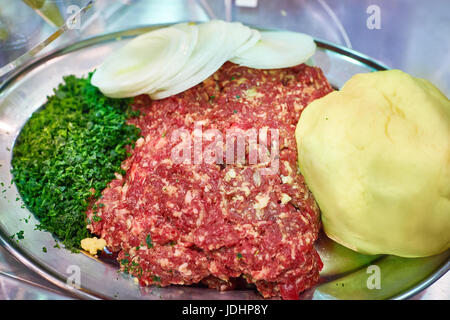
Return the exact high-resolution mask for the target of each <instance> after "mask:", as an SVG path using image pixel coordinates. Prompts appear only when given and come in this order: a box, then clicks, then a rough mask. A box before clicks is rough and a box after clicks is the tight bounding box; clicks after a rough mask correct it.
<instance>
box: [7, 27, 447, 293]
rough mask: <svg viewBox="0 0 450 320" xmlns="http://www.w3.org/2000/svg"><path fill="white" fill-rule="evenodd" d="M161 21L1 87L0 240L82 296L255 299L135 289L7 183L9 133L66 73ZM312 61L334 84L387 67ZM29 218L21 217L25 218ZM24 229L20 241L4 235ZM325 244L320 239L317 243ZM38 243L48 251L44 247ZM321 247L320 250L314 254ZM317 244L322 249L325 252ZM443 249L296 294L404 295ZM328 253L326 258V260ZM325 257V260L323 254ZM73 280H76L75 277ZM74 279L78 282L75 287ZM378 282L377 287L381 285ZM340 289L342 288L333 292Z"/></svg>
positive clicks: (44, 62)
mask: <svg viewBox="0 0 450 320" xmlns="http://www.w3.org/2000/svg"><path fill="white" fill-rule="evenodd" d="M159 27H161V26H149V27H145V28H138V29H132V30H126V31H122V32H118V33H113V34H108V35H103V36H99V37H95V38H91V39H87V40H84V41H82V42H79V43H76V44H74V45H71V46H69V47H66V48H64V49H61V50H58V51H55V52H53V53H50V54H48V55H46V56H45V57H43V58H41V59H39V60H35V61H32V62H31V63H29V64H28V65H26V66H24V67H23V68H22V69H21V70H19V71H17V72H16V73H15V74H14V75H12V76H11V77H10V78H9V79H8V80H7V81H6V82H5V83H4V84H3V85H2V86H1V87H0V182H1V183H3V185H2V187H1V188H0V191H1V193H0V243H1V244H2V245H3V246H4V247H5V248H6V249H7V250H8V251H9V252H10V253H11V254H12V255H14V256H15V257H16V258H17V259H18V260H19V261H21V262H22V263H23V264H25V265H26V266H27V267H28V268H30V269H31V270H33V271H35V272H37V273H38V274H39V275H41V276H42V277H44V278H46V279H47V280H49V281H51V282H52V283H54V284H56V285H57V286H59V287H61V288H63V289H65V290H67V291H69V292H70V293H72V294H74V295H76V296H78V297H80V298H87V299H261V297H260V296H259V295H258V294H257V293H256V292H255V291H252V290H237V291H229V292H217V291H215V290H211V289H206V288H200V287H181V286H171V287H167V288H158V287H148V288H141V287H139V285H138V284H137V283H136V282H135V281H134V279H133V278H131V277H129V276H128V275H125V274H122V273H118V272H117V266H116V265H114V264H112V263H105V262H102V261H98V260H95V259H93V258H92V257H89V256H87V255H84V254H82V253H72V252H70V251H68V250H66V249H63V248H55V247H54V246H55V244H56V243H57V242H56V241H55V240H54V239H53V237H52V236H51V235H50V234H49V233H47V232H43V231H38V230H35V226H36V224H38V221H37V220H36V219H35V218H34V217H33V215H32V214H31V213H30V212H29V211H28V210H27V209H26V208H25V207H24V206H23V203H22V202H21V201H20V196H19V194H18V192H17V189H16V187H15V185H13V184H11V179H12V176H11V173H10V170H11V166H10V162H11V156H12V152H11V151H12V149H13V145H14V142H15V139H16V137H17V136H18V134H19V133H20V130H21V128H22V126H23V125H24V124H25V122H26V121H27V119H28V118H29V117H30V116H31V114H32V113H33V112H34V111H35V110H37V109H38V108H39V107H41V106H42V105H43V104H44V103H45V102H46V97H47V96H48V95H51V94H52V92H53V88H55V87H56V86H57V85H58V84H59V83H60V82H61V81H62V77H63V76H65V75H69V74H75V75H77V76H84V75H86V74H87V73H88V72H89V71H92V70H93V69H95V68H96V67H97V66H98V65H99V64H100V63H101V62H102V61H103V60H104V58H105V57H106V56H107V55H108V54H110V53H111V52H113V51H114V50H116V49H117V48H119V47H120V46H122V45H123V44H124V43H125V42H127V41H129V39H130V38H132V37H134V36H136V35H139V34H141V33H143V32H146V31H149V30H151V29H155V28H159ZM317 45H318V50H317V51H316V53H315V55H314V57H313V62H314V64H315V65H317V66H319V67H321V68H322V70H323V71H324V73H325V75H326V77H327V78H328V80H329V81H330V83H331V84H332V85H333V86H334V87H335V88H340V87H341V86H342V85H343V84H344V82H345V81H347V80H348V79H349V78H350V77H351V76H352V75H354V74H356V73H362V72H371V71H376V70H384V69H386V68H385V67H384V66H383V65H382V64H381V63H379V62H376V61H373V60H371V59H370V58H368V57H366V56H364V55H362V54H359V53H357V52H354V51H352V50H349V49H346V48H342V47H338V46H335V45H332V44H330V43H326V42H323V41H320V40H317ZM26 221H28V222H26ZM22 230H23V231H24V239H22V240H20V241H16V240H15V239H11V235H13V234H15V233H17V232H19V231H22ZM321 243H325V244H326V240H325V242H323V241H322V242H321ZM43 247H45V248H46V249H47V250H46V251H47V252H44V251H43ZM321 250H322V251H321ZM327 250H329V249H327V248H326V245H324V246H321V245H320V244H319V252H321V254H324V255H326V254H332V252H331V253H330V251H327ZM449 255H450V253H449V252H448V251H447V252H446V253H443V254H441V255H439V256H435V257H430V258H423V259H401V258H397V257H389V256H383V257H378V258H377V260H375V261H373V262H371V263H373V264H376V265H379V266H380V268H381V270H382V275H381V276H382V282H381V284H382V288H381V289H374V290H371V289H368V288H367V285H366V282H367V278H368V276H369V274H368V273H367V263H362V264H360V265H357V266H353V267H352V266H349V267H348V270H346V272H345V273H343V274H338V275H331V276H327V277H322V279H321V282H320V284H319V285H318V286H317V287H316V288H314V289H312V290H309V291H308V292H305V293H304V294H302V296H301V297H302V298H304V299H380V298H383V299H384V298H397V299H404V298H408V297H410V296H411V295H414V294H416V293H418V292H419V291H421V290H423V289H424V288H426V287H427V286H429V285H430V284H431V283H433V282H434V281H436V280H437V279H438V278H439V277H440V276H442V275H443V274H445V273H446V272H447V271H448V270H449V268H450V262H449V260H448V258H449ZM332 257H333V256H332V255H331V258H332ZM324 260H325V261H327V260H326V259H324ZM78 280H79V281H80V282H79V283H78V282H77V281H78ZM78 284H79V286H78ZM383 287H384V288H383ZM340 288H345V290H343V289H340Z"/></svg>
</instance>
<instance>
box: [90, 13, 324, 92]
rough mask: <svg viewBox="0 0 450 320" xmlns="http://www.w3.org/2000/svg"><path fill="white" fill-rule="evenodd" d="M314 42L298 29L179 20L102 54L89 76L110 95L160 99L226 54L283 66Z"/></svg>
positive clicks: (202, 75) (303, 56) (307, 52)
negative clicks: (91, 75)
mask: <svg viewBox="0 0 450 320" xmlns="http://www.w3.org/2000/svg"><path fill="white" fill-rule="evenodd" d="M315 48H316V46H315V43H314V41H313V39H312V38H311V37H310V36H308V35H305V34H302V33H295V32H288V31H266V32H259V31H257V30H254V29H250V28H249V27H247V26H244V25H243V24H242V23H240V22H231V23H230V22H224V21H221V20H212V21H210V22H206V23H203V24H200V25H198V26H197V25H192V24H188V23H182V24H177V25H174V26H171V27H168V28H163V29H158V30H155V31H151V32H148V33H145V34H143V35H141V36H139V37H137V38H135V39H134V40H132V41H130V42H129V43H128V44H126V45H125V46H124V47H122V48H121V49H119V50H118V51H116V52H115V53H113V54H112V55H111V56H110V57H108V58H107V59H106V61H105V62H104V63H103V64H102V65H101V66H100V67H99V68H98V69H97V71H96V72H95V73H94V75H93V77H92V81H91V82H92V84H93V85H95V86H97V87H98V88H99V89H100V90H101V91H102V92H103V94H105V95H106V96H109V97H113V98H124V97H133V96H137V95H139V94H143V93H145V94H149V95H150V96H151V97H152V99H163V98H166V97H168V96H172V95H175V94H177V93H180V92H182V91H185V90H187V89H189V88H192V87H194V86H195V85H197V84H199V83H201V82H202V81H204V80H205V79H207V78H208V77H210V76H211V75H212V74H214V73H215V72H216V71H217V70H218V69H219V68H220V67H221V66H222V65H223V64H224V63H225V62H226V61H227V60H230V61H231V62H234V63H237V64H239V65H242V66H246V67H250V68H256V69H276V68H287V67H292V66H295V65H298V64H300V63H304V62H305V61H307V60H308V59H309V58H310V57H311V56H312V55H313V54H314V51H315Z"/></svg>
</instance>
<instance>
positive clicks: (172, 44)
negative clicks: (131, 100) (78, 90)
mask: <svg viewBox="0 0 450 320" xmlns="http://www.w3.org/2000/svg"><path fill="white" fill-rule="evenodd" d="M190 46H192V49H193V47H194V46H195V43H192V42H191V39H190V38H189V37H188V34H187V33H186V32H185V31H183V30H180V29H179V28H173V27H171V28H164V29H158V30H155V31H151V32H148V33H145V34H143V35H141V36H139V37H137V38H135V39H133V40H132V41H130V42H129V43H128V44H126V45H125V46H124V47H122V48H120V49H119V50H118V51H116V52H115V53H113V54H112V55H111V56H109V57H108V58H107V59H106V61H105V62H104V63H103V64H102V65H101V66H100V67H99V68H98V69H97V71H96V72H95V73H94V75H93V76H92V80H91V82H92V84H93V85H95V86H97V87H98V88H99V89H100V91H102V92H103V93H104V94H105V95H107V96H110V97H115V98H122V97H132V96H135V95H136V92H138V91H139V90H141V89H143V88H146V87H148V86H149V85H150V84H151V83H152V82H154V81H156V80H158V79H159V78H160V77H161V76H162V75H163V74H164V72H166V71H167V70H169V72H171V73H174V72H178V71H179V69H178V70H176V68H181V67H182V65H181V64H182V63H179V64H176V65H172V64H173V63H174V61H178V60H180V61H183V59H185V58H186V60H187V58H188V57H185V56H186V54H187V53H186V52H188V51H189V49H188V48H187V47H190ZM180 65H181V66H180Z"/></svg>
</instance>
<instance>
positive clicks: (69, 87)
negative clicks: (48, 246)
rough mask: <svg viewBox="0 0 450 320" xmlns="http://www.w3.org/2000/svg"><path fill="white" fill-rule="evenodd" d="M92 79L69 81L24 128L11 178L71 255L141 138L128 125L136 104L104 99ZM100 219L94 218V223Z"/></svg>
mask: <svg viewBox="0 0 450 320" xmlns="http://www.w3.org/2000/svg"><path fill="white" fill-rule="evenodd" d="M91 76H92V73H91V74H89V76H88V77H87V78H77V77H75V76H67V77H65V78H64V83H62V84H60V85H59V86H58V88H56V89H54V94H53V95H52V96H50V97H48V100H47V103H46V104H45V105H44V107H43V108H42V109H40V110H38V111H37V112H35V113H34V114H33V115H32V116H31V118H30V119H29V120H28V122H27V123H26V124H25V126H24V127H23V129H22V131H21V133H20V135H19V137H18V139H17V143H16V144H15V146H14V150H13V159H12V167H13V169H12V170H11V172H12V174H13V175H14V182H15V183H16V185H17V188H18V190H19V192H20V194H21V196H22V199H23V201H24V203H25V205H26V206H27V207H28V208H29V209H30V210H31V211H32V212H33V213H34V214H35V216H36V217H37V218H38V219H39V221H40V224H39V226H38V229H40V230H46V231H50V232H51V233H52V234H53V235H54V236H55V237H56V238H57V239H60V240H62V242H63V244H64V245H65V246H66V247H67V248H69V249H72V250H76V249H78V248H79V247H80V241H81V239H83V238H86V237H88V236H89V232H88V230H87V229H86V224H87V221H86V214H85V212H86V211H87V209H88V206H89V203H91V201H93V200H95V199H97V198H99V196H100V194H101V192H102V191H103V189H105V188H106V186H107V184H108V183H109V182H110V181H111V180H112V179H114V177H115V176H114V173H115V172H119V173H123V171H122V170H121V168H120V164H121V163H122V161H123V160H124V159H125V158H126V155H127V151H126V148H125V146H127V145H132V144H133V143H134V142H135V141H136V140H137V138H138V137H139V136H140V134H139V129H138V128H136V127H135V126H132V125H128V124H127V123H126V120H127V119H128V118H129V117H132V116H137V115H138V114H137V113H136V112H133V111H131V108H130V104H131V101H132V100H131V99H111V98H107V97H105V96H104V95H103V94H102V93H101V92H100V91H99V90H98V89H97V88H96V87H94V86H92V85H91V83H90V78H91ZM94 219H95V218H94Z"/></svg>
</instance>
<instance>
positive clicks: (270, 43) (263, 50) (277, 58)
mask: <svg viewBox="0 0 450 320" xmlns="http://www.w3.org/2000/svg"><path fill="white" fill-rule="evenodd" d="M315 49H316V45H315V43H314V39H313V38H312V37H311V36H309V35H306V34H303V33H297V32H290V31H262V32H261V39H260V40H259V41H258V42H257V43H256V44H255V45H254V46H252V47H250V48H249V49H247V50H245V51H243V52H242V53H240V54H238V55H236V56H235V57H233V58H232V59H231V60H230V61H231V62H233V63H236V64H239V65H241V66H245V67H249V68H254V69H278V68H289V67H293V66H296V65H299V64H301V63H304V62H305V61H307V60H308V59H309V58H310V57H311V56H312V55H313V54H314V51H315Z"/></svg>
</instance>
